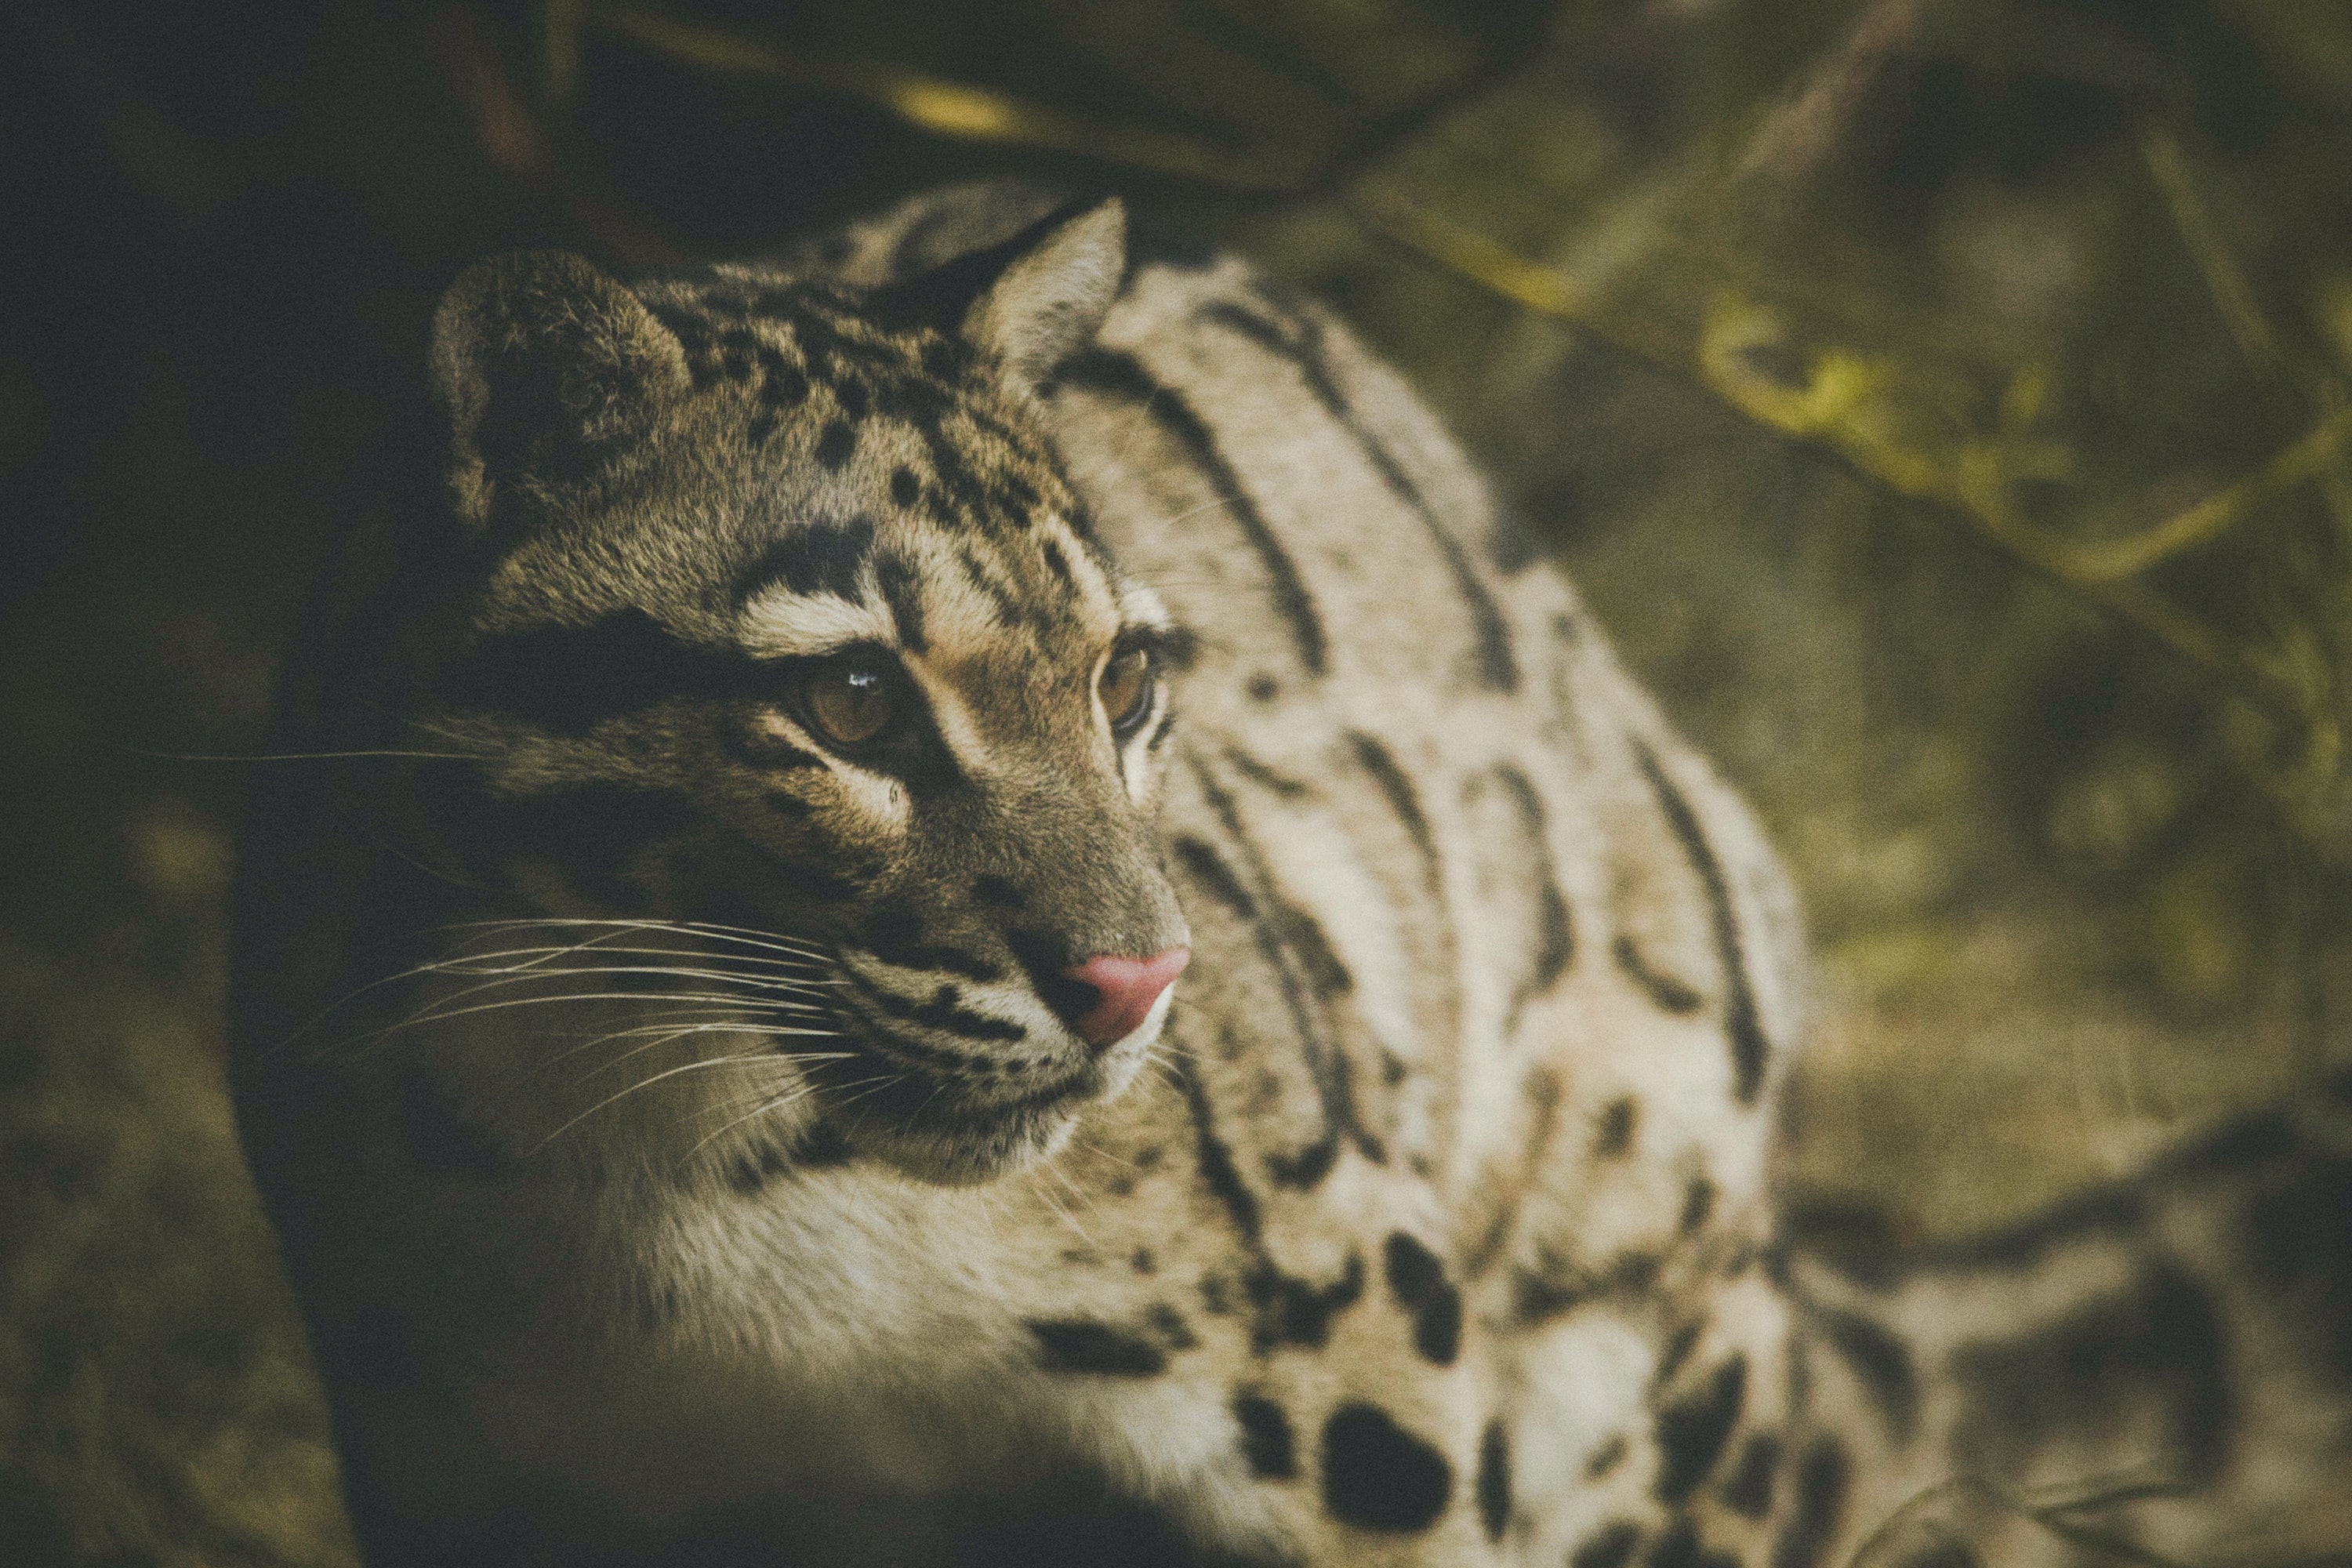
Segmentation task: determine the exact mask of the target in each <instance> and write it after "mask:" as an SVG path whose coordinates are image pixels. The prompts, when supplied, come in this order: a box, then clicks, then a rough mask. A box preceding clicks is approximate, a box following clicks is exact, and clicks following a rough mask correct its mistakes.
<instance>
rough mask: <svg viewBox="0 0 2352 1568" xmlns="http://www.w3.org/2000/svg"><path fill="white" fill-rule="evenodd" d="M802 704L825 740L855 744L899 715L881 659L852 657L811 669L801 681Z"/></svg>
mask: <svg viewBox="0 0 2352 1568" xmlns="http://www.w3.org/2000/svg"><path fill="white" fill-rule="evenodd" d="M801 706H802V707H803V709H804V710H806V711H807V713H808V718H809V723H810V725H811V727H812V728H814V730H815V731H816V732H817V733H818V734H819V735H820V736H822V737H823V738H824V739H825V740H828V741H831V742H833V743H834V744H835V745H837V746H856V745H862V744H864V743H865V742H868V741H871V740H873V739H874V738H875V737H876V736H877V735H879V734H881V733H882V732H883V731H886V730H887V729H888V728H889V727H890V724H891V721H893V720H895V719H897V718H898V690H897V686H896V683H895V682H894V681H892V679H890V672H889V670H888V669H887V668H884V666H883V664H882V662H881V660H880V659H878V658H873V657H870V656H867V657H858V656H852V657H849V658H836V659H829V660H827V661H826V662H825V663H824V664H822V665H820V666H818V667H817V668H815V669H814V670H813V671H812V672H811V673H810V674H809V675H808V677H807V678H806V679H805V680H804V681H803V684H802V687H801Z"/></svg>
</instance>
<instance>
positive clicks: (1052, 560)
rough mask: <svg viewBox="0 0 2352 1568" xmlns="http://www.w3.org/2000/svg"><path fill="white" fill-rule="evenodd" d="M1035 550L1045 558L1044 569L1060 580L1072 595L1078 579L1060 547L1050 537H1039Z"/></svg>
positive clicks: (1076, 587) (1075, 590) (1074, 592)
mask: <svg viewBox="0 0 2352 1568" xmlns="http://www.w3.org/2000/svg"><path fill="white" fill-rule="evenodd" d="M1037 551H1038V553H1039V554H1041V555H1043V556H1045V569H1046V570H1047V571H1049V572H1051V573H1052V574H1054V575H1055V577H1056V578H1058V579H1060V580H1061V584H1062V586H1063V588H1064V589H1065V590H1066V592H1068V593H1070V594H1072V595H1075V594H1076V593H1077V591H1078V579H1077V576H1076V574H1074V573H1073V572H1072V571H1071V570H1070V559H1069V557H1068V556H1066V555H1064V554H1063V553H1062V547H1061V546H1060V545H1058V544H1056V543H1055V542H1053V541H1052V540H1050V539H1041V540H1039V541H1038V542H1037Z"/></svg>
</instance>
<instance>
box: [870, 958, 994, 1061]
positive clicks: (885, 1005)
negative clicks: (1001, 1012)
mask: <svg viewBox="0 0 2352 1568" xmlns="http://www.w3.org/2000/svg"><path fill="white" fill-rule="evenodd" d="M842 973H844V974H845V975H847V976H848V979H849V983H850V984H851V985H853V986H854V987H856V991H857V994H859V995H861V996H863V997H865V998H866V1000H867V1001H868V1002H870V1003H872V1004H873V1005H874V1007H875V1010H876V1011H877V1012H879V1013H881V1014H882V1015H884V1016H886V1017H891V1018H896V1019H898V1021H899V1022H900V1023H905V1024H919V1025H921V1026H923V1027H925V1028H927V1029H937V1030H939V1031H940V1033H941V1034H944V1035H953V1036H955V1037H957V1038H959V1039H965V1040H992V1041H1000V1042H1003V1043H1005V1044H1010V1043H1012V1042H1013V1041H1015V1040H1025V1039H1027V1038H1028V1037H1029V1031H1028V1030H1026V1029H1024V1028H1023V1027H1022V1026H1020V1025H1018V1024H1015V1023H1013V1022H1012V1021H1010V1020H1009V1019H1004V1018H992V1017H990V1016H988V1015H987V1014H985V1013H975V1012H973V1011H972V1010H971V1008H969V1007H966V1006H963V1005H961V1003H962V998H963V994H962V993H961V991H959V990H958V989H957V988H956V987H955V986H953V985H950V984H941V985H940V988H939V989H938V990H936V991H934V992H932V993H931V996H930V999H929V1001H927V1002H909V1001H908V1000H907V999H906V998H905V997H903V996H900V995H898V994H895V993H893V992H889V991H886V990H884V989H883V988H882V987H881V986H879V985H877V984H874V982H872V981H870V980H868V979H866V977H865V976H864V975H862V974H859V973H857V972H856V971H855V970H851V969H845V970H843V971H842Z"/></svg>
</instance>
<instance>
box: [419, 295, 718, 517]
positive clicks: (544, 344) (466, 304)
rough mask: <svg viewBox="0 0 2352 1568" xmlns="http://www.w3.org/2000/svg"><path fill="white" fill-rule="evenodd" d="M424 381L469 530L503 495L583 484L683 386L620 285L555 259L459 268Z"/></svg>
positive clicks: (670, 357) (678, 351)
mask: <svg viewBox="0 0 2352 1568" xmlns="http://www.w3.org/2000/svg"><path fill="white" fill-rule="evenodd" d="M432 371H433V385H434V390H435V392H436V395H438V397H439V399H440V403H441V407H442V410H443V412H444V413H445V414H446V416H448V420H449V431H450V438H451V448H452V458H453V461H452V464H451V473H450V479H451V487H452V489H453V491H454V492H455V496H456V500H457V509H458V510H459V512H460V513H461V514H463V515H464V516H465V517H466V519H467V521H468V522H471V523H474V524H477V525H478V524H480V523H482V522H484V521H487V519H488V513H489V508H490V505H491V503H492V500H493V498H494V497H495V495H496V494H497V492H498V491H499V489H500V488H502V487H503V486H505V485H508V484H509V483H511V482H513V481H514V480H516V479H525V478H528V479H536V480H540V481H542V482H547V483H556V484H561V483H562V482H563V481H564V480H566V479H572V478H577V477H580V476H583V475H584V474H585V473H586V472H587V471H588V469H589V468H590V467H591V466H592V465H593V463H594V462H595V461H596V459H597V458H599V457H600V456H602V455H604V454H605V453H608V452H609V451H611V450H612V449H613V448H614V447H615V446H617V445H618V444H620V443H622V442H625V441H626V440H628V439H629V438H631V437H634V436H636V435H638V434H639V433H641V432H642V431H643V430H644V429H645V428H646V426H647V425H649V424H650V423H651V420H652V417H653V416H654V414H655V412H656V409H657V408H658V407H659V405H661V403H662V402H663V401H665V400H666V399H667V398H668V397H670V396H672V395H677V394H680V393H683V392H684V391H686V390H687V388H688V386H689V385H690V384H691V380H690V378H689V376H688V373H687V367H686V351H685V348H684V347H683V345H681V344H680V343H679V342H678V341H677V334H676V333H674V332H672V331H670V330H669V329H668V328H667V327H665V326H663V325H662V324H661V322H659V321H656V320H655V319H654V316H653V313H652V312H651V311H649V310H646V307H645V305H644V303H643V302H642V301H641V300H638V298H637V297H636V296H635V294H633V293H631V292H630V291H629V290H628V289H625V288H624V287H623V286H622V285H621V283H620V282H619V281H617V280H616V279H613V278H611V277H609V276H607V275H606V274H605V273H604V272H603V271H601V270H599V269H598V268H596V267H595V266H594V265H593V263H591V262H589V261H586V260H584V259H583V258H580V257H577V256H573V255H571V254H569V253H568V252H565V251H560V250H526V251H515V252H511V253H509V254H508V255H504V256H493V257H491V258H488V260H484V261H478V262H476V263H475V264H474V265H473V266H471V267H469V268H467V269H466V271H465V272H464V274H463V275H461V276H460V277H459V278H458V279H457V282H455V283H453V284H451V285H450V286H449V291H448V292H447V293H446V294H445V295H443V296H442V297H441V304H440V307H439V309H438V310H436V311H435V312H434V315H433V349H432Z"/></svg>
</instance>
